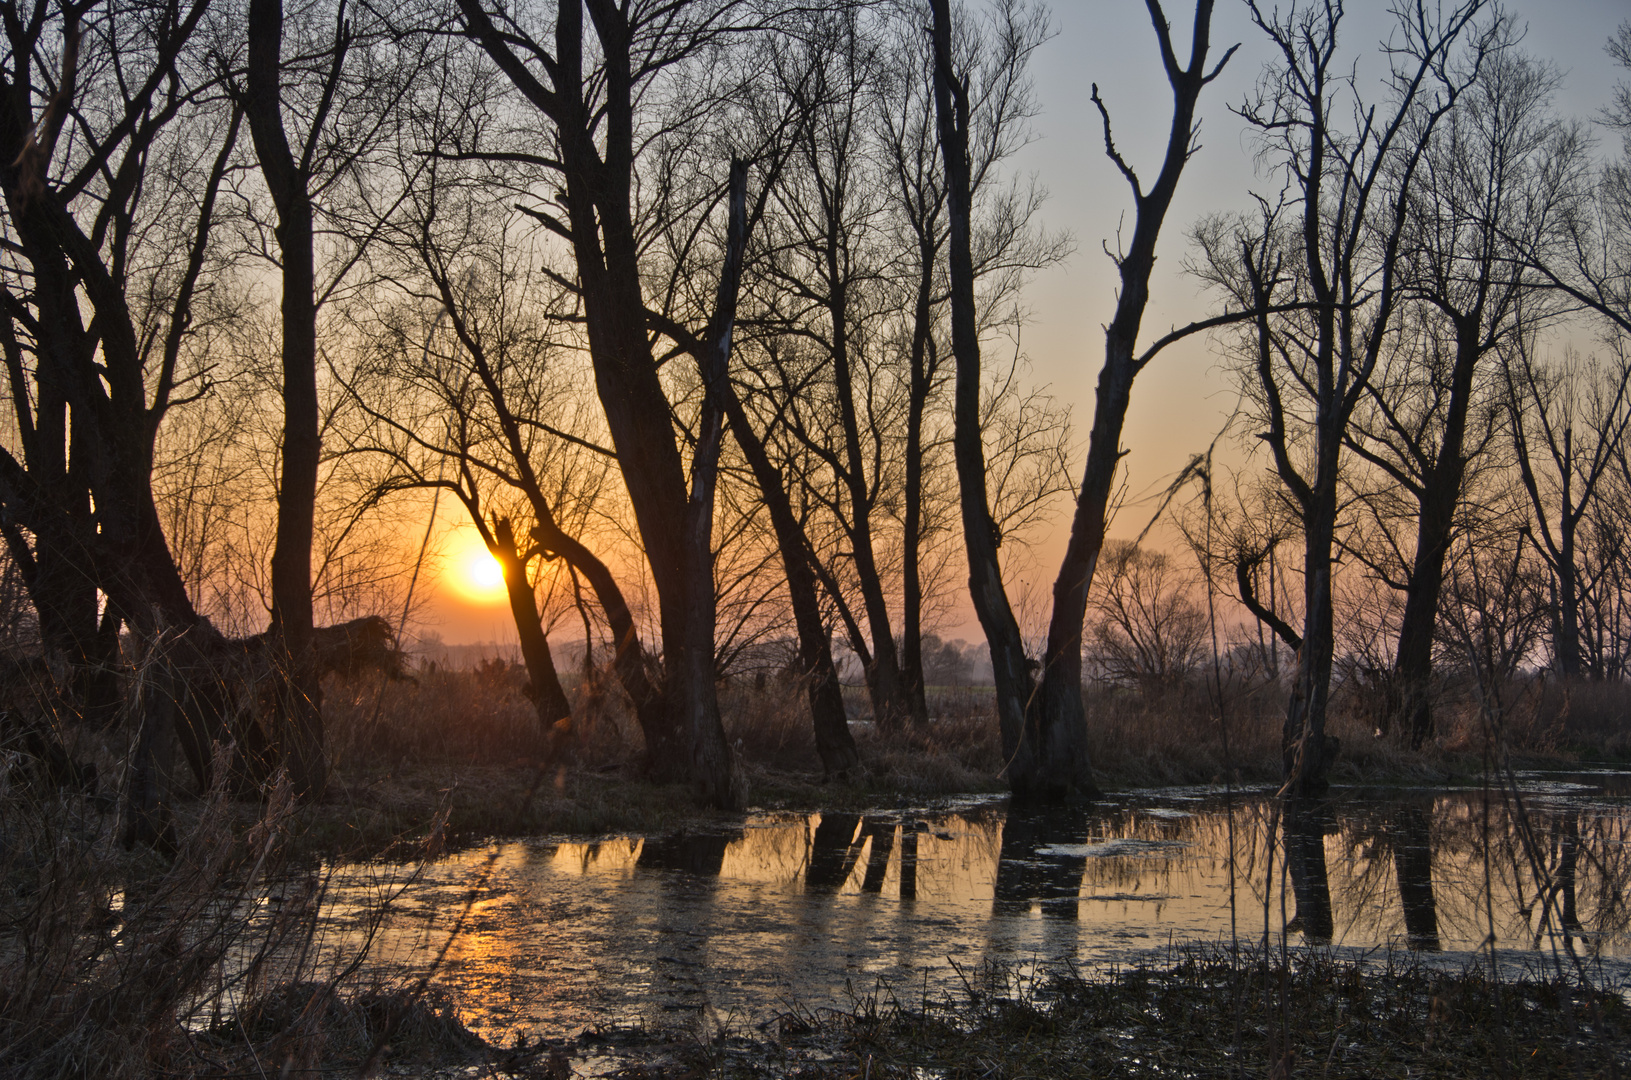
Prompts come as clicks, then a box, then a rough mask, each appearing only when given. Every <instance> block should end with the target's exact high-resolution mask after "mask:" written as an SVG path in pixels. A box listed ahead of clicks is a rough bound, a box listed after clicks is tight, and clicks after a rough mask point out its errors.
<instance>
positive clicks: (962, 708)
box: [325, 663, 1631, 835]
mask: <svg viewBox="0 0 1631 1080" xmlns="http://www.w3.org/2000/svg"><path fill="white" fill-rule="evenodd" d="M525 684H526V680H525V677H524V675H523V674H522V672H521V671H520V669H519V668H516V667H513V666H508V665H504V664H501V663H495V664H490V665H488V666H486V667H484V668H481V669H477V670H473V671H447V670H443V671H435V672H430V673H427V674H425V675H424V676H423V677H422V678H421V681H420V684H419V685H418V686H413V685H408V684H385V685H383V686H382V685H380V684H379V683H378V682H377V681H372V680H367V679H364V680H360V681H357V682H353V683H345V682H339V683H332V684H331V685H330V688H329V697H328V701H327V704H326V708H325V711H326V713H327V715H328V717H329V731H330V736H331V740H332V743H331V745H332V747H333V756H334V762H335V765H336V767H337V769H338V774H339V776H340V778H341V782H340V787H339V791H340V792H341V793H342V795H341V798H342V801H343V800H345V799H349V800H351V801H352V803H353V804H354V805H355V806H357V807H358V810H359V814H360V815H361V816H363V817H367V818H369V819H370V820H371V821H372V824H371V825H369V826H368V827H366V828H364V830H363V832H364V833H365V834H367V835H378V834H379V833H381V832H382V831H383V832H387V833H393V834H394V833H396V832H400V831H401V830H402V829H404V828H406V827H408V826H409V824H410V823H411V821H412V820H414V817H415V815H422V814H424V813H425V812H426V810H427V808H428V807H429V806H430V805H432V804H433V803H434V802H435V801H436V799H437V798H438V797H441V795H442V793H443V792H451V795H450V796H448V797H450V798H451V799H452V801H453V803H454V814H453V820H454V822H455V827H456V829H457V830H458V831H461V832H465V833H470V834H486V833H490V832H508V831H515V830H514V829H512V828H511V827H510V826H512V825H513V826H515V827H517V828H525V829H535V830H544V831H557V830H572V831H576V830H577V829H578V828H579V827H582V828H584V829H587V830H588V831H603V830H605V829H611V828H620V827H638V826H639V824H640V823H651V822H660V821H664V820H669V819H672V817H673V815H674V814H675V813H696V812H698V811H697V810H696V808H695V807H694V806H691V805H690V800H689V798H688V797H687V796H686V794H685V793H684V792H683V791H680V790H678V789H668V790H665V789H651V788H645V787H642V786H641V785H640V783H639V779H638V778H639V774H640V756H641V737H640V733H639V730H638V728H637V726H636V725H635V724H634V722H633V720H632V718H631V717H630V716H629V715H628V713H627V711H626V710H625V709H624V708H623V706H622V703H621V702H620V700H619V695H618V694H617V693H616V692H615V691H608V690H606V689H605V688H604V687H602V688H601V689H600V690H599V691H598V692H590V691H586V690H585V689H584V687H583V686H582V685H581V684H580V683H579V682H578V681H577V680H573V681H571V682H570V683H569V686H568V692H569V695H570V696H571V697H572V698H573V700H574V707H575V716H576V718H577V719H576V723H577V724H578V729H579V741H578V743H577V745H576V747H575V748H574V750H573V752H572V755H571V757H570V759H569V762H568V764H569V765H570V768H568V769H566V770H565V771H561V770H558V769H556V768H554V767H553V766H552V767H551V768H550V769H549V770H547V771H546V772H543V773H540V772H539V771H538V770H539V768H540V762H541V761H542V760H543V757H544V751H545V744H544V740H543V738H542V735H541V733H540V731H539V729H538V724H537V720H536V717H535V714H534V713H533V711H532V706H531V703H530V702H529V701H527V700H526V698H525V697H524V696H523V689H524V687H525ZM1506 693H1507V694H1508V696H1509V698H1510V701H1511V702H1512V707H1511V708H1509V709H1508V717H1509V719H1508V723H1507V726H1506V730H1505V732H1504V738H1505V740H1506V744H1507V747H1508V749H1509V750H1510V751H1511V752H1513V753H1515V754H1517V755H1519V757H1520V758H1527V759H1529V760H1532V761H1534V762H1536V763H1543V762H1550V763H1552V764H1566V763H1567V762H1568V761H1571V760H1574V759H1576V758H1577V757H1579V756H1581V755H1585V756H1596V757H1602V756H1607V757H1616V756H1625V755H1626V753H1627V751H1628V750H1631V721H1628V717H1631V688H1625V687H1621V686H1620V685H1619V684H1579V683H1577V684H1573V685H1572V686H1567V687H1566V686H1564V685H1563V684H1561V683H1559V682H1558V681H1556V680H1551V681H1547V680H1526V681H1522V682H1519V683H1514V684H1513V685H1511V686H1509V687H1507V688H1506ZM720 700H721V707H722V711H723V713H724V721H725V728H726V734H727V736H728V738H729V739H730V740H731V742H732V744H733V745H734V746H735V748H736V750H737V752H738V756H739V759H740V760H741V762H742V765H743V768H744V770H745V772H746V774H747V777H748V780H749V784H750V790H751V798H752V800H753V802H754V803H755V804H757V805H772V806H795V805H825V806H828V807H833V806H840V805H843V806H849V805H859V804H860V803H864V802H866V801H867V800H868V799H875V798H877V797H879V796H881V795H907V796H920V797H929V796H936V795H949V794H956V793H963V792H976V791H997V790H1001V789H1002V787H1003V784H1002V779H1001V775H1000V771H1001V767H1002V761H1001V740H1000V738H999V737H998V732H997V725H996V720H995V717H994V715H993V713H992V710H991V701H990V690H989V688H979V687H975V688H959V689H951V688H945V689H935V690H931V693H930V713H931V716H932V719H931V722H930V724H929V725H928V727H927V728H925V729H922V730H918V729H913V728H909V727H908V728H897V729H890V730H881V729H878V728H876V727H875V726H874V725H873V724H872V723H870V722H869V721H867V720H865V719H864V718H865V717H866V716H868V714H869V713H870V706H869V705H868V703H867V698H866V694H865V691H864V689H863V688H859V687H852V688H848V689H847V690H846V702H847V704H848V705H849V707H850V712H851V721H852V724H851V730H852V732H853V733H854V734H855V738H856V741H857V743H858V745H859V747H860V750H861V754H862V758H863V763H864V764H863V768H862V769H861V770H859V771H857V772H856V773H854V774H852V775H850V776H848V777H846V778H845V779H844V780H843V781H842V782H836V781H834V782H829V781H827V780H825V779H824V778H823V777H822V775H821V766H820V762H819V759H818V758H817V755H816V751H815V744H814V738H813V736H812V732H811V728H810V719H809V710H808V707H807V705H806V703H805V698H804V694H803V691H802V689H801V688H800V687H799V685H798V684H797V682H796V681H793V680H782V679H774V678H772V679H767V680H763V681H749V680H743V681H731V682H726V683H723V684H722V685H721V691H720ZM1086 705H1087V714H1088V731H1089V752H1090V754H1091V757H1092V760H1093V763H1094V767H1095V770H1096V772H1097V774H1098V777H1099V781H1100V784H1101V785H1102V786H1104V787H1106V788H1110V789H1125V788H1132V787H1143V786H1159V785H1172V784H1219V783H1222V782H1223V781H1224V779H1225V778H1226V777H1228V778H1232V779H1233V780H1235V781H1236V782H1242V783H1273V782H1275V781H1277V780H1278V778H1279V775H1280V749H1279V746H1280V731H1281V724H1282V720H1283V717H1284V710H1285V689H1284V688H1283V686H1281V685H1279V684H1278V683H1273V682H1268V683H1264V682H1258V683H1254V684H1237V685H1228V686H1226V687H1225V690H1224V693H1223V695H1222V703H1221V706H1220V704H1219V701H1218V695H1217V694H1215V693H1212V692H1210V691H1209V690H1208V688H1207V687H1206V685H1205V684H1204V683H1203V682H1201V681H1200V680H1192V681H1190V682H1188V683H1185V684H1181V685H1178V686H1171V687H1165V688H1150V689H1146V690H1136V689H1126V688H1119V687H1093V688H1091V689H1090V690H1089V691H1088V695H1087V701H1086ZM1380 708H1381V698H1380V696H1379V694H1378V692H1377V691H1376V690H1375V689H1374V688H1363V687H1355V686H1353V685H1348V686H1339V687H1338V689H1337V691H1336V693H1335V695H1334V697H1333V702H1332V710H1331V715H1330V718H1329V721H1328V731H1329V733H1330V734H1332V735H1334V736H1336V737H1337V738H1339V739H1340V740H1341V744H1342V749H1341V754H1340V756H1339V758H1338V760H1337V764H1336V766H1335V769H1334V773H1333V780H1334V781H1336V782H1338V783H1393V782H1403V783H1434V782H1437V783H1443V782H1452V781H1455V780H1458V779H1468V778H1471V777H1475V776H1476V775H1478V773H1479V770H1480V769H1481V768H1482V748H1483V746H1484V745H1485V739H1486V735H1485V732H1484V729H1483V721H1482V720H1481V718H1480V713H1479V709H1478V703H1477V698H1476V694H1475V693H1474V692H1473V690H1472V688H1471V686H1470V685H1460V684H1458V683H1457V682H1456V681H1455V680H1453V679H1451V680H1446V682H1445V684H1444V687H1443V690H1442V693H1441V704H1440V706H1439V708H1438V712H1437V716H1438V721H1439V729H1440V737H1439V738H1438V739H1436V740H1435V741H1434V742H1433V743H1431V744H1430V745H1429V746H1427V747H1425V748H1424V749H1422V750H1420V751H1413V750H1410V749H1409V748H1408V746H1406V745H1404V744H1403V742H1402V741H1401V740H1400V739H1399V738H1397V737H1378V736H1377V735H1376V734H1375V729H1376V723H1377V716H1378V710H1379V709H1380ZM631 785H632V786H631ZM620 790H621V791H623V794H617V793H616V792H618V791H620ZM529 792H530V793H531V796H530V798H529V796H528V793H529ZM668 800H671V802H670V804H669V805H668V806H667V807H666V808H665V806H664V803H665V801H668ZM484 802H485V804H486V805H483V804H484ZM523 807H524V809H523Z"/></svg>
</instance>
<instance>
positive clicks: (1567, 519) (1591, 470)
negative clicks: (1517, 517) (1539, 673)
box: [1503, 338, 1631, 677]
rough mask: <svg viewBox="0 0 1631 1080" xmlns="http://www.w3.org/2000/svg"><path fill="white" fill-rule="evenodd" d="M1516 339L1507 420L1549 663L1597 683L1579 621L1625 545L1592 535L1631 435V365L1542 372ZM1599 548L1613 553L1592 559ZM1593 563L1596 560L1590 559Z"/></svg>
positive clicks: (1509, 366) (1508, 375)
mask: <svg viewBox="0 0 1631 1080" xmlns="http://www.w3.org/2000/svg"><path fill="white" fill-rule="evenodd" d="M1534 347H1535V346H1534V341H1533V339H1530V338H1520V339H1519V340H1518V341H1517V342H1516V343H1514V345H1513V347H1512V348H1510V349H1508V350H1505V352H1504V354H1503V355H1504V358H1505V360H1506V363H1505V370H1504V374H1505V379H1506V408H1507V422H1508V425H1509V428H1510V431H1511V434H1512V442H1513V450H1514V453H1515V455H1516V457H1517V466H1518V474H1519V476H1520V477H1521V478H1522V482H1523V489H1524V491H1525V492H1526V493H1527V494H1528V496H1529V502H1530V509H1531V514H1532V516H1531V519H1530V525H1529V529H1528V531H1527V537H1528V539H1529V541H1530V543H1531V544H1532V545H1533V547H1534V549H1535V553H1536V554H1537V555H1539V556H1540V558H1541V559H1542V560H1543V561H1544V563H1545V564H1546V567H1547V569H1548V570H1549V571H1550V575H1551V583H1550V587H1551V590H1552V597H1551V605H1550V607H1551V611H1552V626H1551V646H1552V662H1553V664H1555V665H1556V667H1557V670H1558V671H1559V672H1560V673H1561V674H1563V675H1567V676H1575V675H1581V674H1591V675H1593V676H1596V677H1601V676H1602V674H1603V671H1602V668H1601V666H1600V664H1598V663H1593V664H1592V665H1591V666H1590V668H1589V669H1588V667H1587V665H1586V663H1585V662H1584V656H1583V651H1582V648H1581V614H1582V610H1583V609H1584V608H1585V607H1586V606H1587V605H1588V604H1589V603H1590V602H1591V601H1592V599H1593V598H1594V597H1595V596H1596V594H1597V593H1598V590H1599V589H1600V588H1601V587H1602V585H1603V584H1604V581H1603V578H1604V575H1605V573H1607V572H1608V570H1609V568H1611V567H1612V566H1614V565H1615V564H1616V563H1617V562H1619V561H1620V559H1621V558H1623V550H1622V545H1623V537H1621V536H1620V535H1619V534H1618V531H1617V530H1615V531H1614V533H1613V534H1612V535H1598V536H1593V534H1592V532H1591V529H1590V527H1591V525H1592V524H1594V523H1595V522H1594V520H1593V517H1592V512H1593V510H1594V509H1595V508H1596V504H1597V501H1598V498H1599V495H1600V493H1601V492H1602V490H1603V488H1604V487H1606V485H1607V484H1608V483H1609V482H1610V481H1611V478H1612V476H1613V472H1612V470H1613V467H1614V463H1615V460H1616V458H1617V457H1618V456H1619V455H1620V454H1621V452H1622V449H1623V447H1624V445H1625V442H1626V437H1627V430H1628V428H1631V357H1627V356H1625V355H1624V354H1623V353H1621V354H1619V355H1617V356H1616V357H1615V361H1616V362H1615V363H1614V364H1613V365H1612V366H1604V367H1601V368H1598V367H1596V366H1595V365H1592V364H1583V363H1581V362H1579V361H1578V360H1574V361H1573V362H1565V363H1563V364H1561V365H1557V366H1551V367H1549V366H1547V365H1545V364H1543V363H1541V362H1540V361H1539V360H1537V359H1536V358H1535V356H1534V354H1533V350H1534ZM1591 540H1595V541H1597V542H1599V543H1602V544H1608V545H1609V550H1607V551H1602V550H1599V551H1596V552H1593V551H1592V550H1591V547H1592V546H1593V545H1592V544H1590V543H1583V541H1591ZM1593 555H1595V558H1592V557H1591V556H1593Z"/></svg>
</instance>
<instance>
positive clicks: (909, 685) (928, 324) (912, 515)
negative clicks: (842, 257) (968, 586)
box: [901, 224, 935, 724]
mask: <svg viewBox="0 0 1631 1080" xmlns="http://www.w3.org/2000/svg"><path fill="white" fill-rule="evenodd" d="M931 227H932V226H930V225H927V224H926V225H925V226H924V229H925V230H926V229H928V228H931ZM934 258H935V247H934V244H933V243H932V241H931V239H930V237H929V236H928V235H927V234H926V232H924V233H920V234H919V240H918V259H919V274H918V287H917V299H916V302H915V304H914V307H913V314H912V353H911V359H912V375H911V384H910V387H909V396H908V400H907V403H906V490H905V493H904V497H905V501H906V507H905V521H904V522H903V525H904V528H903V530H902V531H903V533H904V535H903V536H902V540H901V542H902V543H903V544H904V545H905V550H904V551H903V552H902V558H901V683H902V692H903V693H904V694H905V695H906V707H907V710H908V712H909V714H910V716H911V719H912V722H913V723H914V724H926V723H928V721H929V702H928V696H927V687H926V686H925V685H924V677H923V572H922V568H921V566H920V563H919V559H920V556H921V553H922V544H923V414H924V412H925V411H926V410H927V408H928V404H929V393H930V392H931V391H932V390H933V388H934V370H933V365H932V364H931V363H930V361H931V355H930V349H931V348H932V347H933V341H932V339H931V336H930V335H931V331H932V329H933V309H932V307H931V305H930V295H929V293H930V288H931V286H932V285H933V283H934Z"/></svg>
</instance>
